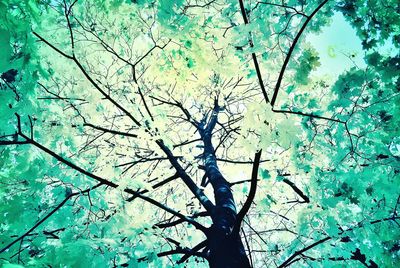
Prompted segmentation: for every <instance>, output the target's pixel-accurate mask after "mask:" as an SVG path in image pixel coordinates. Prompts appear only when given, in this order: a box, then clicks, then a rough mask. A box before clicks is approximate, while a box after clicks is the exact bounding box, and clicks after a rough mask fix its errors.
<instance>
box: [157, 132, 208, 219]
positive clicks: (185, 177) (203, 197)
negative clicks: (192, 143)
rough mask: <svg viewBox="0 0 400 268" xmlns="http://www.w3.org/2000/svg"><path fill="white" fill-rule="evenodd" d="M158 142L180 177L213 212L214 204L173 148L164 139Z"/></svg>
mask: <svg viewBox="0 0 400 268" xmlns="http://www.w3.org/2000/svg"><path fill="white" fill-rule="evenodd" d="M156 143H157V144H158V146H159V147H160V148H161V150H162V151H163V152H164V153H165V154H166V155H167V157H168V159H169V161H170V163H171V165H172V166H173V167H174V168H175V170H176V172H177V174H178V175H179V177H180V178H181V179H182V180H183V182H184V183H185V184H186V185H187V186H188V188H189V189H190V191H191V192H192V193H193V195H194V196H195V197H196V198H197V199H198V200H199V201H200V203H201V204H202V205H203V206H204V208H205V209H206V210H207V211H209V212H211V211H212V210H213V209H214V204H213V203H212V202H211V201H210V200H209V199H208V197H207V196H206V195H205V194H204V192H203V191H202V190H201V189H200V188H199V187H198V186H197V185H196V183H194V181H193V180H192V179H191V178H190V177H189V175H188V174H187V173H186V172H185V170H184V169H183V168H182V166H181V165H180V164H179V163H178V160H177V158H176V157H175V156H174V155H173V154H172V152H171V150H170V149H169V148H168V147H167V146H165V144H164V142H163V141H162V140H157V141H156Z"/></svg>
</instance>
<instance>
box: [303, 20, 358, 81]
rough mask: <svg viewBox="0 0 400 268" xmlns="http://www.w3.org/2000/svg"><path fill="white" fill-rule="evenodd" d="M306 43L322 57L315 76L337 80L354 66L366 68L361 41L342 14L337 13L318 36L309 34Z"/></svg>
mask: <svg viewBox="0 0 400 268" xmlns="http://www.w3.org/2000/svg"><path fill="white" fill-rule="evenodd" d="M306 41H307V42H309V43H310V44H311V45H312V46H313V47H314V48H315V49H316V50H317V51H318V53H319V57H320V63H321V65H320V66H319V67H318V68H317V69H316V70H314V73H313V74H314V75H318V76H320V75H321V76H324V75H329V76H331V77H332V78H336V77H337V76H338V75H339V74H341V73H342V72H343V71H345V70H348V69H349V68H351V67H353V66H354V64H356V65H357V66H358V67H365V62H364V59H363V58H364V52H363V50H362V46H361V40H360V38H358V37H357V35H356V31H355V30H354V29H353V28H352V27H351V25H350V24H349V23H348V22H347V21H346V20H345V18H344V16H343V15H342V14H341V13H335V15H334V16H333V17H332V23H331V24H330V25H328V26H324V27H323V28H322V30H321V32H320V33H318V34H314V33H311V34H309V35H308V36H307V37H306ZM349 56H350V57H351V59H350V58H349Z"/></svg>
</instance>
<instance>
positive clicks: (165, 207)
mask: <svg viewBox="0 0 400 268" xmlns="http://www.w3.org/2000/svg"><path fill="white" fill-rule="evenodd" d="M124 192H126V193H129V194H131V195H133V196H135V197H138V198H140V199H143V200H145V201H147V202H149V203H150V204H153V205H155V206H156V207H159V208H161V209H163V210H165V211H167V212H169V213H171V214H172V215H174V216H176V217H178V218H180V219H182V220H184V221H186V222H188V223H190V224H192V225H193V226H194V227H196V228H197V229H199V230H201V231H203V232H206V231H207V229H206V228H205V227H204V226H203V225H201V224H200V223H198V222H196V221H195V220H193V219H191V218H189V217H187V216H185V215H183V214H181V213H179V212H178V211H175V210H173V209H171V208H169V207H167V206H166V205H163V204H161V203H160V202H157V201H156V200H154V199H152V198H150V197H148V196H145V195H142V194H140V193H139V192H137V191H134V190H132V189H125V190H124Z"/></svg>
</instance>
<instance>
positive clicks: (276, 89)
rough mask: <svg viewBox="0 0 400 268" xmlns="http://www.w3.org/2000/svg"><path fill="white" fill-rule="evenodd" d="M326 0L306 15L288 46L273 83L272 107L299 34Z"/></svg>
mask: <svg viewBox="0 0 400 268" xmlns="http://www.w3.org/2000/svg"><path fill="white" fill-rule="evenodd" d="M327 2H328V0H325V1H323V2H322V3H321V4H319V5H318V7H317V8H316V9H315V10H314V11H313V12H312V13H311V14H310V15H309V16H307V19H306V20H305V21H304V23H303V25H302V26H301V28H300V31H299V32H298V33H297V35H296V37H295V38H294V40H293V43H292V45H291V46H290V48H289V51H288V53H287V55H286V58H285V61H284V62H283V65H282V68H281V71H280V73H279V77H278V80H277V82H276V85H275V90H274V94H273V95H272V99H271V106H272V107H274V105H275V101H276V98H277V97H278V92H279V89H280V87H281V83H282V80H283V75H284V74H285V70H286V67H287V65H288V63H289V61H290V58H291V57H292V54H293V51H294V48H295V47H296V45H297V43H298V42H299V39H300V37H301V35H302V34H303V32H304V30H305V29H306V27H307V25H308V23H309V22H310V21H311V19H312V18H313V17H314V16H315V14H317V12H318V11H319V10H320V9H321V8H322V7H323V6H324V5H325V4H326V3H327Z"/></svg>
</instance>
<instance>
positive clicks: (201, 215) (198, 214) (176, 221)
mask: <svg viewBox="0 0 400 268" xmlns="http://www.w3.org/2000/svg"><path fill="white" fill-rule="evenodd" d="M206 216H210V214H209V213H208V212H207V211H202V212H199V213H195V214H193V215H192V216H189V218H192V219H194V218H198V217H206ZM183 222H184V220H182V219H178V220H175V221H171V222H166V223H157V224H156V225H155V226H156V227H158V228H169V227H173V226H176V225H178V224H180V223H183Z"/></svg>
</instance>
